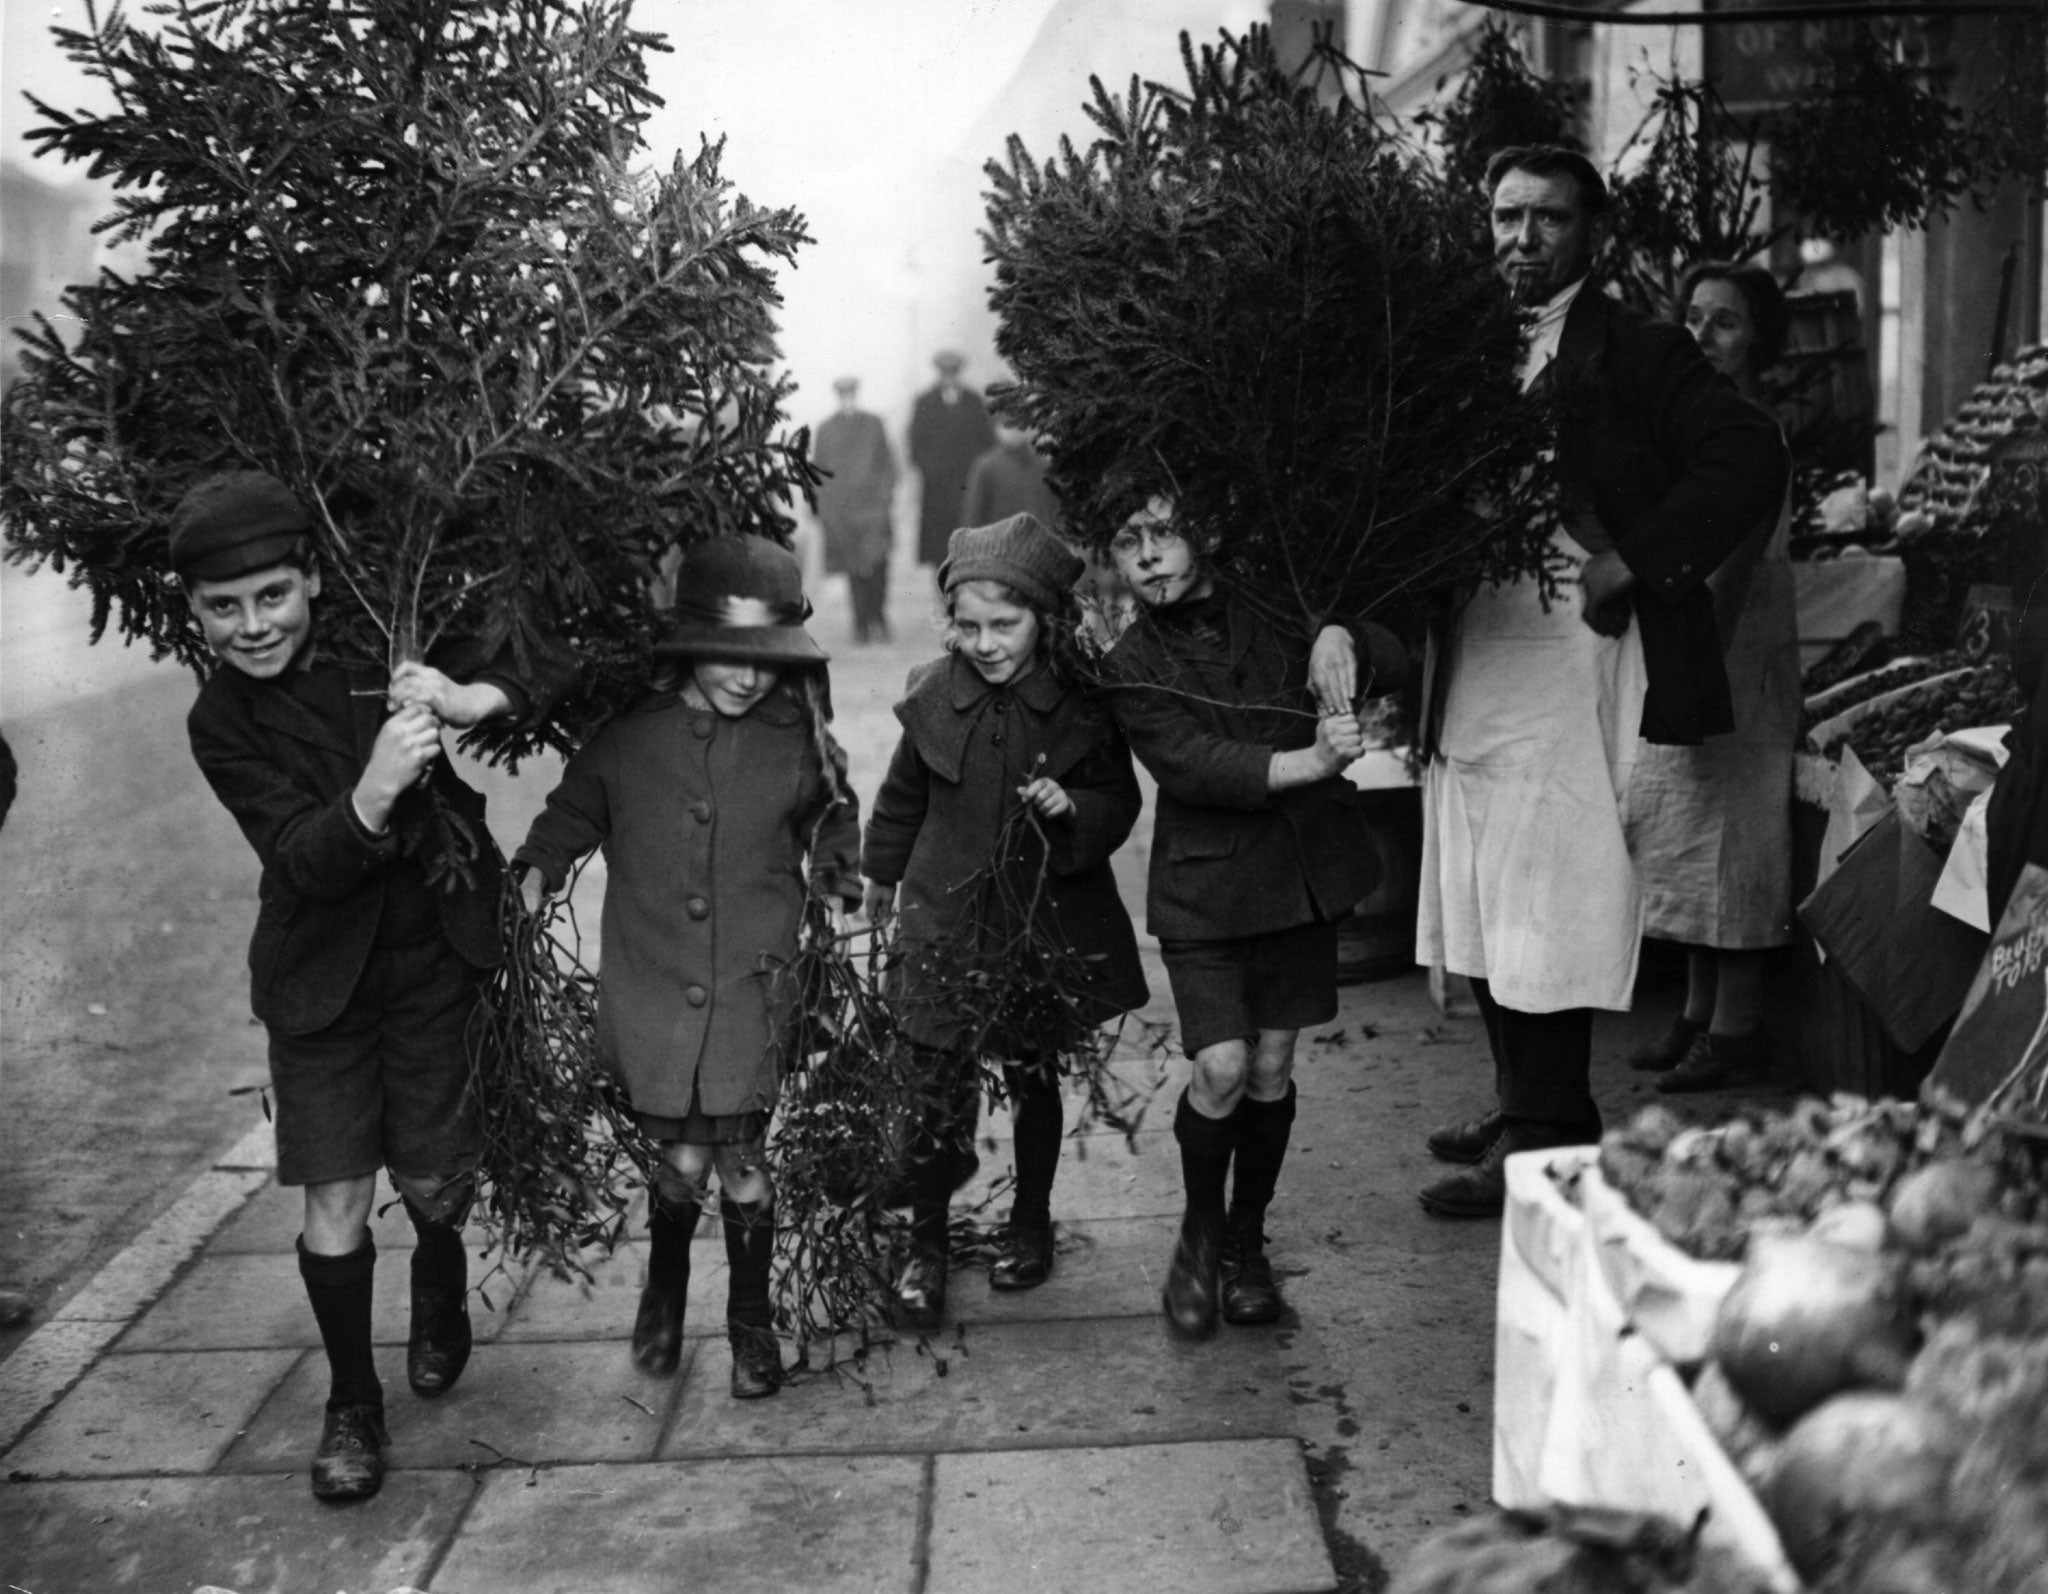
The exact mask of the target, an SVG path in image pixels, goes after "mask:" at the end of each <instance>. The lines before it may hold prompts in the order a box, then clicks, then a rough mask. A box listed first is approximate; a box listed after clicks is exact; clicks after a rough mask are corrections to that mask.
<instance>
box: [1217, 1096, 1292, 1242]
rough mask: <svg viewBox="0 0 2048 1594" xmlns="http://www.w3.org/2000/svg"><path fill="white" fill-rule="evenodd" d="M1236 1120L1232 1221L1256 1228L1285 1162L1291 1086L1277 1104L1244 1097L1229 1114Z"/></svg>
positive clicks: (1290, 1111)
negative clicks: (1235, 1170)
mask: <svg viewBox="0 0 2048 1594" xmlns="http://www.w3.org/2000/svg"><path fill="white" fill-rule="evenodd" d="M1231 1116H1232V1117H1234V1118H1235V1119H1236V1120H1237V1126H1238V1129H1237V1172H1236V1175H1235V1182H1234V1183H1233V1184H1232V1186H1231V1191H1230V1217H1231V1221H1232V1222H1233V1223H1235V1224H1237V1225H1238V1226H1239V1227H1240V1228H1245V1229H1255V1228H1258V1227H1260V1226H1262V1225H1263V1224H1264V1223H1265V1221H1266V1208H1267V1207H1268V1206H1270V1205H1272V1202H1273V1191H1274V1190H1275V1189H1276V1188H1277V1187H1278V1186H1279V1183H1280V1165H1281V1163H1283V1162H1285V1161H1286V1160H1287V1142H1288V1139H1289V1137H1290V1136H1291V1135H1292V1133H1293V1130H1294V1083H1293V1081H1291V1080H1290V1081H1289V1082H1288V1085H1287V1094H1286V1095H1284V1096H1282V1097H1281V1098H1280V1099H1279V1100H1278V1101H1254V1100H1252V1098H1251V1097H1250V1096H1246V1097H1244V1098H1243V1099H1242V1100H1241V1101H1239V1102H1238V1104H1237V1111H1236V1112H1235V1113H1233V1114H1232V1115H1231Z"/></svg>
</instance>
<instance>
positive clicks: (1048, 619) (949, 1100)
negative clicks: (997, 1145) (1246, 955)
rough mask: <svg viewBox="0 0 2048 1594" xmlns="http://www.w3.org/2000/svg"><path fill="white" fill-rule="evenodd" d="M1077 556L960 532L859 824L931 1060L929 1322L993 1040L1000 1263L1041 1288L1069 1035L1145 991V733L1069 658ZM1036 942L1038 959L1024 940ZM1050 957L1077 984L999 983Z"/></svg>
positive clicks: (1001, 1284)
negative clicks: (1133, 868) (1124, 856)
mask: <svg viewBox="0 0 2048 1594" xmlns="http://www.w3.org/2000/svg"><path fill="white" fill-rule="evenodd" d="M1081 572H1082V562H1081V560H1080V559H1079V558H1078V557H1076V556H1075V555H1074V554H1073V553H1072V552H1071V551H1070V550H1069V549H1068V548H1067V547H1066V545H1065V544H1064V543H1062V542H1061V541H1060V540H1059V539H1058V538H1056V537H1055V536H1053V534H1052V533H1051V532H1049V531H1048V530H1046V528H1045V527H1044V526H1043V525H1041V524H1040V523H1039V522H1038V521H1037V520H1035V519H1034V518H1032V517H1031V516H1030V515H1013V516H1011V517H1010V518H1009V519H1007V520H1003V521H999V522H997V523H996V524H994V525H991V526H972V527H964V528H962V529H960V530H958V531H955V532H954V533H953V535H952V538H951V539H950V541H949V544H948V549H947V558H946V561H945V563H944V564H942V565H941V566H940V567H939V585H940V587H941V589H942V590H943V591H944V593H945V602H946V612H947V616H948V620H949V622H950V630H949V634H948V637H947V643H946V646H947V656H946V657H944V658H942V659H938V660H936V661H934V662H933V663H930V664H925V665H920V666H919V667H918V668H917V669H915V670H913V671H912V672H911V674H910V682H909V686H908V688H907V689H906V691H905V695H904V699H903V701H902V702H901V703H899V704H897V705H896V717H897V719H898V720H900V721H901V722H902V725H903V735H902V739H901V740H900V741H899V742H898V743H897V746H896V752H895V755H894V757H893V758H892V759H891V760H890V764H889V773H888V776H887V778H886V779H885V780H884V781H883V783H882V789H881V791H880V792H879V793H878V794H877V795H876V798H875V808H874V813H873V815H872V816H871V818H870V819H869V821H868V826H867V830H866V833H865V835H864V836H863V838H862V846H861V872H862V873H863V874H864V875H865V876H866V877H867V889H866V893H865V897H864V907H865V909H866V911H867V915H868V917H869V919H870V920H871V921H873V922H875V923H878V924H879V923H882V922H885V921H887V920H889V919H891V918H892V917H893V918H894V919H895V921H896V926H897V940H896V960H895V963H894V970H893V983H892V985H891V988H890V989H891V995H892V997H893V999H894V1003H893V1005H894V1006H895V1009H896V1013H897V1018H898V1024H899V1028H900V1030H901V1032H902V1034H903V1035H904V1036H905V1037H906V1038H907V1040H908V1041H909V1042H910V1043H911V1044H912V1045H914V1046H917V1047H919V1048H921V1050H922V1052H923V1055H924V1057H925V1058H926V1059H927V1060H928V1063H929V1066H928V1067H927V1068H925V1069H923V1070H921V1073H922V1075H923V1076H924V1077H925V1078H926V1079H927V1080H928V1081H929V1087H928V1090H927V1094H926V1099H925V1101H924V1104H923V1121H922V1122H921V1123H920V1124H918V1125H917V1126H916V1127H915V1129H914V1131H913V1133H912V1135H911V1137H910V1139H911V1144H910V1148H909V1149H910V1154H911V1155H910V1168H909V1172H910V1195H911V1246H910V1250H909V1253H908V1256H907V1259H906V1261H905V1263H904V1265H903V1267H902V1269H901V1270H900V1272H899V1274H898V1277H897V1281H896V1287H895V1293H896V1298H897V1304H898V1306H899V1308H900V1309H901V1311H902V1313H903V1315H904V1316H905V1318H906V1319H907V1320H908V1321H909V1323H910V1324H911V1325H912V1326H914V1327H917V1328H926V1329H928V1328H932V1327H935V1326H936V1325H937V1323H938V1321H939V1319H940V1316H941V1315H942V1313H943V1312H944V1309H945V1298H946V1209H947V1203H948V1201H949V1199H950V1197H951V1196H952V1193H953V1191H954V1190H955V1189H957V1188H958V1187H959V1186H960V1185H961V1184H963V1183H965V1182H966V1179H967V1178H968V1177H969V1176H970V1175H971V1173H972V1171H973V1168H974V1166H975V1162H974V1157H973V1150H972V1146H973V1137H974V1129H975V1117H976V1111H977V1109H978V1106H979V1102H980V1087H981V1059H982V1057H983V1056H987V1057H988V1058H990V1059H991V1060H1000V1061H1001V1062H1002V1064H1003V1078H1004V1085H1005V1090H1006V1093H1007V1095H1008V1097H1009V1100H1010V1105H1011V1110H1012V1113H1013V1115H1014V1118H1015V1123H1016V1140H1015V1147H1016V1192H1015V1200H1014V1204H1013V1205H1012V1207H1011V1209H1010V1220H1009V1223H1008V1224H1007V1225H1006V1227H1005V1228H1004V1230H1003V1232H1002V1234H1001V1236H1000V1237H999V1239H998V1242H997V1248H996V1258H995V1260H994V1262H993V1263H992V1265H991V1266H990V1269H989V1282H990V1283H991V1284H992V1285H994V1287H995V1288H997V1289H1029V1288H1030V1287H1031V1286H1033V1285H1035V1284H1039V1283H1042V1282H1043V1281H1044V1280H1045V1278H1046V1276H1047V1274H1048V1273H1050V1272H1051V1270H1052V1261H1053V1231H1052V1211H1051V1200H1052V1183H1053V1174H1054V1172H1055V1170H1056V1169H1057V1167H1058V1165H1059V1154H1060V1134H1061V1129H1062V1121H1061V1108H1060V1089H1059V1077H1058V1073H1057V1063H1058V1059H1059V1056H1060V1054H1061V1053H1062V1052H1065V1051H1068V1050H1071V1049H1072V1048H1073V1047H1074V1046H1076V1045H1078V1044H1080V1043H1081V1042H1082V1041H1083V1040H1084V1039H1085V1038H1086V1036H1087V1033H1088V1031H1089V1030H1090V1029H1092V1028H1093V1027H1094V1026H1095V1025H1098V1024H1101V1023H1104V1022H1106V1021H1107V1020H1109V1019H1111V1018H1113V1017H1115V1016H1117V1015H1118V1014H1121V1013H1126V1012H1129V1011H1130V1010H1132V1009H1133V1008H1137V1007H1141V1006H1143V1005H1144V1003H1145V1001H1146V999H1147V997H1148V996H1149V994H1150V993H1149V992H1148V991H1147V989H1146V985H1145V976H1144V971H1143V969H1142V967H1141V966H1140V964H1139V962H1138V949H1137V940H1136V937H1135V936H1134V935H1133V933H1132V930H1131V921H1130V916H1129V914H1127V913H1126V912H1125V911H1124V905H1123V900H1122V898H1121V897H1120V896H1119V895H1118V893H1117V887H1116V881H1115V879H1114V878H1113V877H1112V875H1111V873H1110V868H1109V859H1110V855H1111V854H1112V853H1114V852H1115V851H1116V849H1117V848H1118V847H1119V846H1121V845H1122V844H1123V841H1124V838H1125V837H1126V836H1128V835H1129V834H1130V832H1131V826H1132V825H1133V824H1134V823H1135V822H1136V820H1137V817H1138V809H1139V804H1140V798H1139V793H1138V783H1137V779H1136V776H1135V775H1134V774H1133V772H1132V769H1131V758H1130V753H1129V751H1128V750H1127V749H1126V748H1125V746H1124V742H1123V738H1122V736H1121V734H1120V733H1119V732H1118V731H1117V729H1116V727H1115V725H1114V724H1113V723H1112V722H1111V720H1110V719H1109V717H1108V715H1107V714H1106V713H1104V712H1103V711H1102V709H1101V708H1100V707H1098V706H1097V705H1096V704H1095V703H1094V702H1093V701H1092V700H1091V699H1090V698H1088V697H1087V696H1085V695H1084V694H1083V693H1082V691H1081V690H1080V687H1079V684H1078V683H1077V682H1075V681H1074V680H1072V679H1070V678H1069V676H1068V674H1067V673H1066V672H1065V671H1063V670H1062V669H1061V668H1059V667H1058V665H1057V664H1056V662H1055V649H1054V646H1053V644H1054V641H1055V639H1056V637H1058V636H1059V635H1061V634H1062V633H1063V631H1068V630H1071V628H1072V625H1073V623H1074V621H1073V601H1072V594H1073V587H1074V583H1075V582H1076V581H1077V580H1078V579H1079V578H1080V575H1081ZM899 891H900V900H899ZM1026 946H1029V947H1034V948H1036V949H1037V953H1038V956H1039V960H1038V961H1037V962H1036V963H1033V962H1032V960H1031V959H1028V958H1023V957H1021V956H1020V955H1019V953H1020V948H1023V947H1026ZM1047 960H1049V961H1050V966H1052V967H1054V968H1058V969H1062V970H1065V971H1067V973H1068V975H1069V976H1070V977H1071V979H1072V982H1073V985H1074V988H1073V989H1070V990H1058V991H1054V992H1050V993H1046V994H1047V995H1048V996H1049V998H1050V1000H1048V1001H1045V1002H1041V1003H1034V1004H1031V1008H1030V1011H1029V1012H1019V1011H1018V1010H1017V1005H1016V1004H1014V1003H1010V1002H1006V1001H1005V1000H1003V990H1004V984H1003V981H1004V970H1005V968H1006V967H1007V968H1009V969H1011V970H1014V969H1015V968H1017V967H1019V966H1033V967H1039V968H1043V967H1045V966H1047Z"/></svg>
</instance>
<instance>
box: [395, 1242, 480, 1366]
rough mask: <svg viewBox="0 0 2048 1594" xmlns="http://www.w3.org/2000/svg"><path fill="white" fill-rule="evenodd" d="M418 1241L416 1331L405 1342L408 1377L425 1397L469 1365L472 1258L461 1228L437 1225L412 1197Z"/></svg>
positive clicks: (414, 1275)
mask: <svg viewBox="0 0 2048 1594" xmlns="http://www.w3.org/2000/svg"><path fill="white" fill-rule="evenodd" d="M405 1210H406V1215H407V1216H408V1217H410V1218H411V1219H412V1227H413V1233H414V1234H415V1235H416V1236H418V1244H417V1245H416V1246H415V1247H414V1248H413V1253H412V1332H411V1334H410V1335H409V1336H408V1338H407V1340H406V1344H405V1379H406V1382H407V1383H409V1384H411V1385H412V1392H413V1393H414V1394H416V1395H418V1396H419V1397H420V1398H421V1399H422V1400H434V1399H437V1398H438V1397H440V1396H442V1395H445V1394H447V1393H448V1391H449V1390H451V1389H453V1388H454V1387H455V1381H456V1379H458V1378H460V1377H461V1376H462V1369H463V1368H465V1367H467V1366H468V1365H469V1352H470V1346H471V1343H472V1338H473V1336H472V1335H471V1332H470V1324H469V1257H468V1255H467V1253H466V1252H464V1250H463V1248H462V1230H461V1228H460V1226H459V1225H457V1224H453V1223H436V1222H433V1221H432V1220H430V1219H429V1218H428V1217H427V1216H426V1214H425V1213H423V1212H421V1211H420V1209H419V1208H418V1207H416V1206H414V1205H413V1204H412V1202H411V1201H407V1202H406V1204H405Z"/></svg>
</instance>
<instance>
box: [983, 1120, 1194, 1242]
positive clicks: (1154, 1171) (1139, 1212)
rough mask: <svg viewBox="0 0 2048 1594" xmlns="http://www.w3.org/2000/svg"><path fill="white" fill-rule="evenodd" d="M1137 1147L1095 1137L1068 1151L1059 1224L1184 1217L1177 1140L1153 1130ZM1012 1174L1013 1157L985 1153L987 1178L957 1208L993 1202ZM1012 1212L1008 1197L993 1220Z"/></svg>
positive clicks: (1056, 1190)
mask: <svg viewBox="0 0 2048 1594" xmlns="http://www.w3.org/2000/svg"><path fill="white" fill-rule="evenodd" d="M1137 1142H1138V1146H1137V1150H1136V1151H1131V1150H1129V1149H1127V1148H1126V1147H1125V1145H1124V1141H1123V1137H1122V1136H1120V1135H1089V1136H1085V1137H1084V1138H1083V1139H1082V1140H1080V1141H1078V1142H1077V1141H1074V1140H1068V1141H1067V1142H1066V1143H1065V1144H1064V1145H1062V1146H1061V1148H1060V1166H1059V1173H1058V1175H1057V1176H1056V1177H1055V1179H1054V1181H1053V1187H1052V1215H1053V1217H1054V1219H1055V1220H1057V1219H1059V1218H1061V1217H1063V1216H1065V1215H1067V1214H1069V1213H1072V1214H1074V1215H1075V1216H1077V1217H1078V1216H1086V1217H1090V1218H1151V1217H1169V1216H1170V1217H1178V1216H1180V1212H1181V1208H1182V1206H1183V1205H1184V1204H1185V1197H1184V1192H1183V1191H1182V1189H1181V1182H1180V1152H1179V1150H1178V1148H1176V1146H1175V1145H1174V1141H1173V1135H1172V1134H1171V1133H1170V1132H1167V1131H1157V1132H1155V1131H1151V1130H1147V1131H1144V1132H1142V1133H1140V1134H1139V1135H1138V1137H1137ZM1009 1173H1010V1159H1009V1158H1008V1157H1007V1156H1002V1157H990V1156H989V1155H988V1154H987V1152H986V1151H984V1152H983V1155H982V1166H981V1172H980V1173H978V1174H976V1175H975V1177H974V1178H973V1179H972V1180H970V1181H969V1182H968V1184H967V1186H966V1188H965V1189H963V1190H962V1191H961V1192H960V1194H959V1195H958V1196H956V1197H954V1205H955V1206H956V1207H971V1206H973V1205H975V1204H976V1203H978V1202H982V1201H985V1200H987V1199H988V1196H989V1187H990V1186H991V1185H993V1184H994V1183H995V1182H996V1181H997V1180H998V1179H1005V1178H1007V1177H1008V1176H1009ZM1008 1210H1009V1197H1008V1195H1007V1194H1005V1195H1002V1196H1000V1197H998V1198H997V1199H996V1201H995V1204H994V1206H993V1207H992V1208H991V1211H990V1214H989V1215H990V1216H995V1217H1000V1216H1001V1215H1002V1214H1003V1213H1005V1212H1007V1211H1008Z"/></svg>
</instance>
